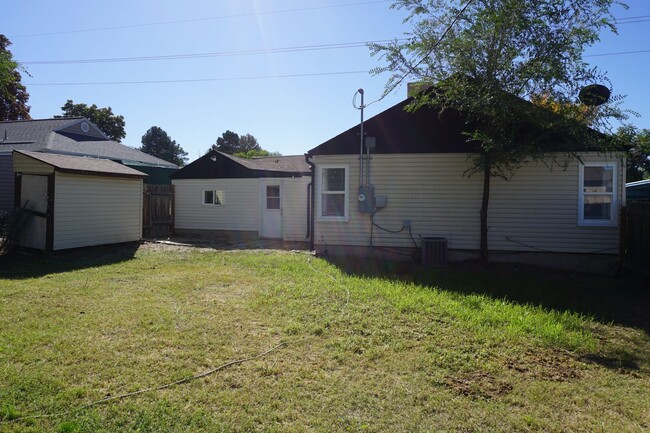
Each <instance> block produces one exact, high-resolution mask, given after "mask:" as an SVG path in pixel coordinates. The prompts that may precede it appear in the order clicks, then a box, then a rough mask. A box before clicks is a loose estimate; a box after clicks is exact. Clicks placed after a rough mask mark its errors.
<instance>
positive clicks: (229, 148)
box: [212, 130, 262, 155]
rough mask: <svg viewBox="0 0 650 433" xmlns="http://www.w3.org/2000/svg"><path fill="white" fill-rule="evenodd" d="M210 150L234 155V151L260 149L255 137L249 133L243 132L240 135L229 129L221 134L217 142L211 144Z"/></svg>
mask: <svg viewBox="0 0 650 433" xmlns="http://www.w3.org/2000/svg"><path fill="white" fill-rule="evenodd" d="M212 150H218V151H220V152H224V153H227V154H229V155H234V154H235V153H240V152H243V153H245V152H248V151H251V150H262V148H261V147H260V145H259V143H258V142H257V139H256V138H255V137H253V136H252V135H251V134H244V135H242V136H241V137H240V136H239V135H238V134H237V133H235V132H232V131H230V130H228V131H226V132H224V133H223V134H221V137H219V138H217V142H216V143H215V144H213V145H212Z"/></svg>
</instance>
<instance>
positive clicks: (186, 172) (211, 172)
mask: <svg viewBox="0 0 650 433" xmlns="http://www.w3.org/2000/svg"><path fill="white" fill-rule="evenodd" d="M308 174H309V165H308V164H307V162H305V157H304V155H297V156H295V155H292V156H272V157H264V158H252V159H246V158H239V157H237V156H232V155H228V154H227V153H223V152H219V151H216V150H211V151H210V152H208V153H207V154H205V155H203V156H202V157H200V158H199V159H197V160H196V161H193V162H191V163H190V164H188V165H186V166H185V167H183V168H182V169H180V170H178V171H177V172H176V173H174V174H172V175H171V176H170V178H171V179H236V178H258V177H295V176H303V175H308Z"/></svg>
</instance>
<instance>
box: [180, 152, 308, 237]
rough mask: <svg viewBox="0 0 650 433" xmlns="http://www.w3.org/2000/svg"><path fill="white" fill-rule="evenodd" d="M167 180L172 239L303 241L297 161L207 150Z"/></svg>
mask: <svg viewBox="0 0 650 433" xmlns="http://www.w3.org/2000/svg"><path fill="white" fill-rule="evenodd" d="M170 178H171V179H172V184H173V185H174V191H175V192H174V194H175V195H174V200H175V202H174V224H175V227H174V230H175V232H176V233H177V234H192V235H205V236H211V235H216V236H220V237H221V236H224V237H229V238H234V239H245V240H249V239H256V238H265V239H280V240H283V241H302V242H305V241H306V240H307V236H308V233H307V231H308V227H309V226H308V224H307V221H308V214H307V211H308V198H307V197H308V191H307V189H308V188H309V185H310V181H311V175H310V171H309V165H308V164H307V163H306V162H305V157H304V156H303V155H298V156H273V157H264V158H253V159H246V158H239V157H236V156H232V155H228V154H226V153H223V152H219V151H214V150H213V151H210V152H208V153H207V154H205V155H204V156H202V157H200V158H199V159H197V160H196V161H193V162H192V163H190V164H188V165H186V166H185V167H183V168H182V169H180V170H178V171H177V172H176V173H174V174H172V175H171V176H170Z"/></svg>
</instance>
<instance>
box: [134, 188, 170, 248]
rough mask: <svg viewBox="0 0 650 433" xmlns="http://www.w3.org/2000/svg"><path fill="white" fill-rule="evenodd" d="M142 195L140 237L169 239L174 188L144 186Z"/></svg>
mask: <svg viewBox="0 0 650 433" xmlns="http://www.w3.org/2000/svg"><path fill="white" fill-rule="evenodd" d="M142 195H143V197H142V237H144V238H166V237H169V236H170V235H171V234H172V230H173V209H174V186H173V185H148V184H145V185H144V188H143V190H142Z"/></svg>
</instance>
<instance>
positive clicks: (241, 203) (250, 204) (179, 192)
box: [172, 179, 260, 231]
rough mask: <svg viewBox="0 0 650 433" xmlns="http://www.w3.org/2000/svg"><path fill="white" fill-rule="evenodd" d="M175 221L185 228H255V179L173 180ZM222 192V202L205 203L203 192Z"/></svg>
mask: <svg viewBox="0 0 650 433" xmlns="http://www.w3.org/2000/svg"><path fill="white" fill-rule="evenodd" d="M172 182H173V184H174V188H175V200H176V203H175V205H174V209H175V216H174V218H175V224H176V228H177V229H184V230H237V231H239V230H242V231H258V230H259V224H260V186H259V180H258V179H175V180H173V181H172ZM206 190H217V191H224V195H225V197H224V198H225V200H224V201H225V204H224V205H220V206H216V205H204V204H203V191H206Z"/></svg>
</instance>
